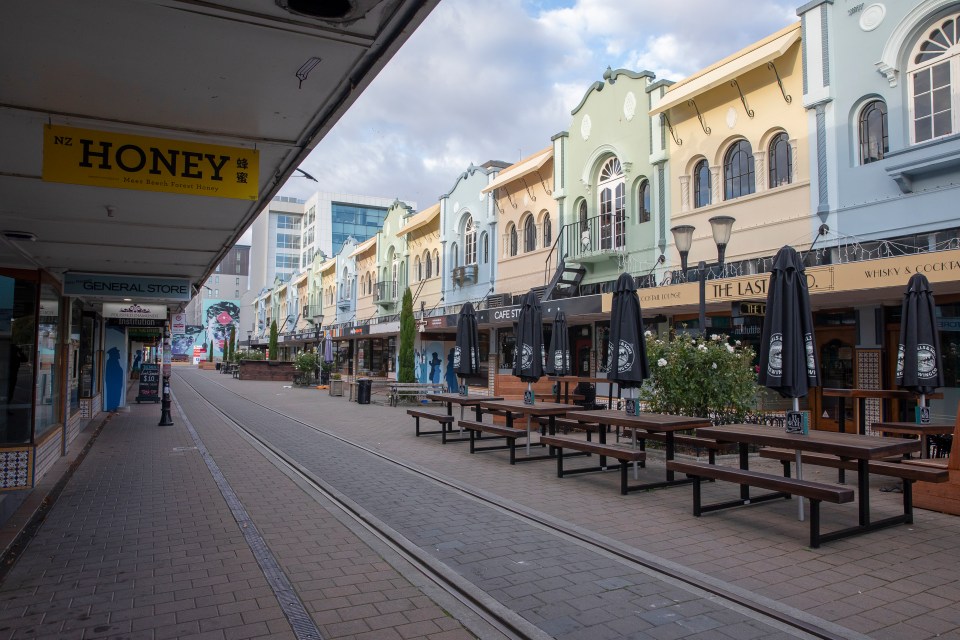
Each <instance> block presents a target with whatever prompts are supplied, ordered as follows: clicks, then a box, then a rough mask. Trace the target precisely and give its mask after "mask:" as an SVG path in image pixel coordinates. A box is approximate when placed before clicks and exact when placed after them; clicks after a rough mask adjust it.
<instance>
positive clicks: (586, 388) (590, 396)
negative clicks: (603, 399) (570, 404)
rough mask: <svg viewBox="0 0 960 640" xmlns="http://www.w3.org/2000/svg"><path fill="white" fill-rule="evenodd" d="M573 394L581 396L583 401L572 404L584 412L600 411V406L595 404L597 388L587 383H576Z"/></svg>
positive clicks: (601, 406)
mask: <svg viewBox="0 0 960 640" xmlns="http://www.w3.org/2000/svg"><path fill="white" fill-rule="evenodd" d="M573 392H574V393H575V394H577V395H582V396H583V400H577V401H574V404H576V405H578V406H581V407H583V408H584V409H585V410H586V411H593V410H595V409H602V408H603V405H602V404H597V388H596V387H595V386H594V385H593V384H591V383H589V382H578V383H577V386H576V388H575V389H574V390H573Z"/></svg>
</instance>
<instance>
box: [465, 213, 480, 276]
mask: <svg viewBox="0 0 960 640" xmlns="http://www.w3.org/2000/svg"><path fill="white" fill-rule="evenodd" d="M463 264H477V228H476V227H475V226H474V224H473V216H470V217H468V218H467V222H466V224H465V225H463Z"/></svg>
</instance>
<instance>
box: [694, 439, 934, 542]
mask: <svg viewBox="0 0 960 640" xmlns="http://www.w3.org/2000/svg"><path fill="white" fill-rule="evenodd" d="M697 433H698V434H699V435H700V436H706V437H710V438H714V439H715V440H717V441H718V442H735V443H737V445H738V446H739V449H740V468H741V469H743V470H749V455H748V452H749V447H750V445H756V446H761V447H777V448H780V449H791V450H795V451H809V452H813V453H822V454H827V455H833V456H837V457H838V458H840V459H843V460H856V461H857V502H858V525H857V526H854V527H850V528H847V529H841V530H840V531H834V532H832V533H828V534H826V535H823V536H821V537H820V539H821V540H822V541H824V542H826V541H828V540H837V539H839V538H846V537H849V536H852V535H856V534H860V533H866V532H867V531H873V530H875V529H880V528H883V527H889V526H891V525H894V524H902V523H909V522H912V510H911V511H910V512H909V513H904V514H902V515H899V516H894V517H891V518H886V519H884V520H879V521H876V522H873V521H871V519H870V471H869V469H868V466H867V463H868V462H869V461H870V460H879V459H881V458H887V457H890V456H899V455H903V454H909V453H912V452H914V451H917V450H918V449H919V448H920V441H919V440H912V439H904V438H884V437H880V436H867V435H861V434H856V433H833V432H830V431H811V432H810V433H809V434H807V435H802V434H794V433H787V432H786V431H784V430H783V429H778V428H775V427H766V426H761V425H755V424H728V425H720V426H716V427H706V428H702V429H700V430H699V431H698V432H697ZM749 501H750V487H749V485H740V500H738V501H735V502H733V503H729V504H726V505H723V507H726V506H739V505H742V504H747V503H749ZM723 507H721V508H723Z"/></svg>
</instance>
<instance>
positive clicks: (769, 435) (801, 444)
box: [697, 424, 920, 460]
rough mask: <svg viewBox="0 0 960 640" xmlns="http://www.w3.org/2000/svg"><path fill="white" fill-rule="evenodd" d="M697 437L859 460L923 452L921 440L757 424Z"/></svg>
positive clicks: (715, 429)
mask: <svg viewBox="0 0 960 640" xmlns="http://www.w3.org/2000/svg"><path fill="white" fill-rule="evenodd" d="M697 435H698V436H701V437H707V438H714V439H715V440H718V441H720V442H745V443H748V444H756V445H761V446H766V447H779V448H782V449H799V450H800V451H813V452H815V453H826V454H831V455H835V456H840V457H844V458H853V459H857V460H876V459H878V458H885V457H887V456H899V455H903V454H905V453H915V452H917V451H920V441H919V440H915V439H912V438H911V439H905V438H883V437H880V436H862V435H860V434H857V433H834V432H832V431H811V432H810V433H809V434H808V435H800V434H794V433H787V432H786V431H784V430H783V429H781V428H779V427H767V426H763V425H756V424H725V425H720V426H717V427H707V428H704V429H699V430H697Z"/></svg>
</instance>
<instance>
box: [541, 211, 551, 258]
mask: <svg viewBox="0 0 960 640" xmlns="http://www.w3.org/2000/svg"><path fill="white" fill-rule="evenodd" d="M540 226H541V227H542V228H543V248H544V249H546V248H547V247H549V246H550V244H551V243H553V229H552V228H551V226H550V214H549V213H548V212H546V211H544V212H543V220H542V221H541V222H540Z"/></svg>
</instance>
